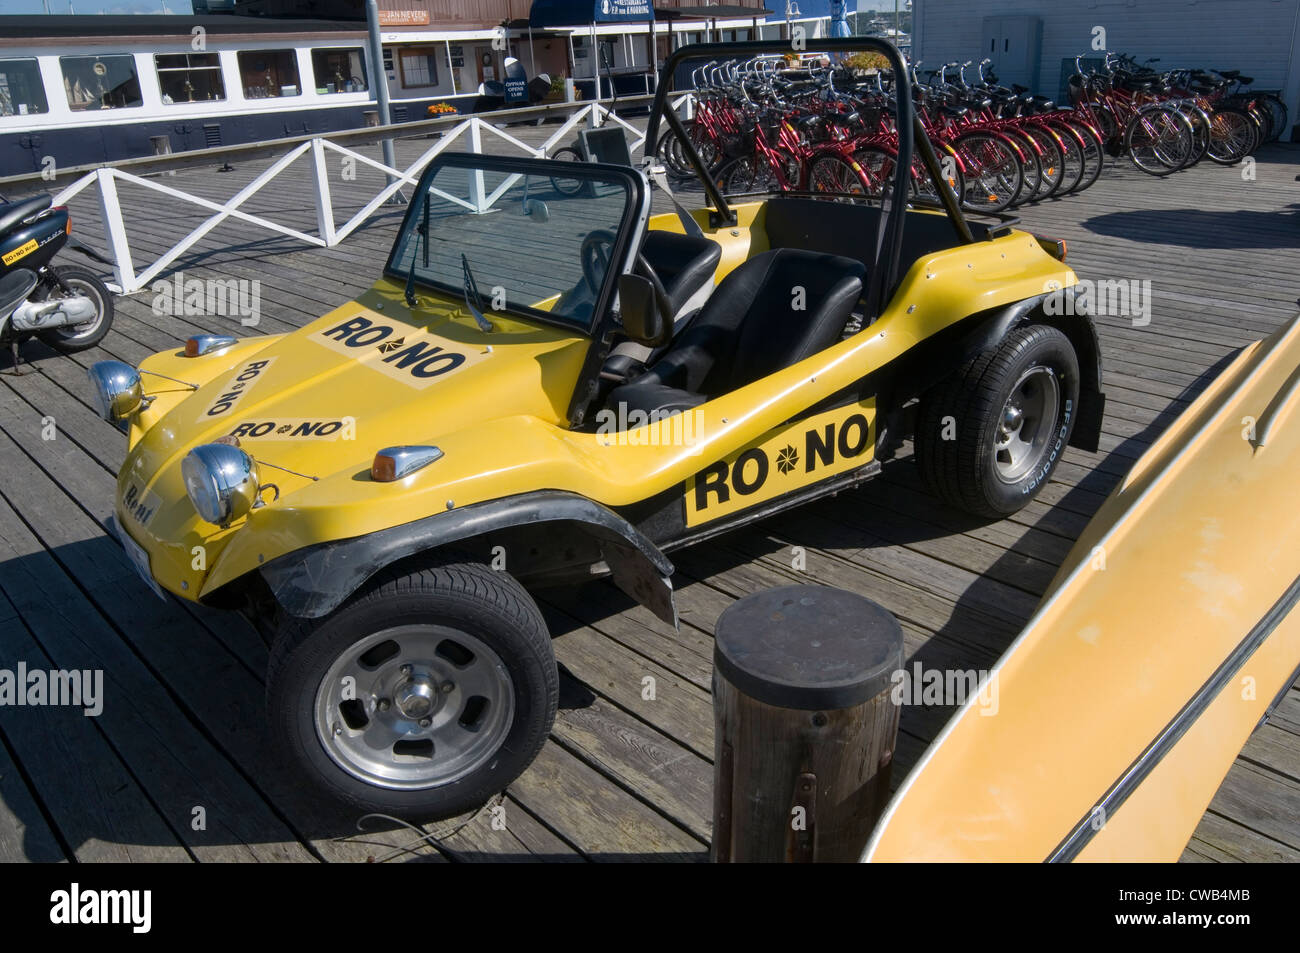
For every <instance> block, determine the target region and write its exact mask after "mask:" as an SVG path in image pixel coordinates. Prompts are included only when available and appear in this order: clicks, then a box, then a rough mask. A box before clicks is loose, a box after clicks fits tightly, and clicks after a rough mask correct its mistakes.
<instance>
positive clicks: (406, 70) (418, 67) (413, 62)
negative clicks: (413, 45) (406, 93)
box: [400, 48, 439, 88]
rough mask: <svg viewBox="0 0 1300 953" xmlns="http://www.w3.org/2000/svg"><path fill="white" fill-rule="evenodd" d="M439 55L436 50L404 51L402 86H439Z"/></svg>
mask: <svg viewBox="0 0 1300 953" xmlns="http://www.w3.org/2000/svg"><path fill="white" fill-rule="evenodd" d="M438 54H439V51H438V50H436V49H432V48H430V49H417V50H402V52H401V54H400V57H401V63H402V86H403V87H406V88H412V87H416V86H437V85H438Z"/></svg>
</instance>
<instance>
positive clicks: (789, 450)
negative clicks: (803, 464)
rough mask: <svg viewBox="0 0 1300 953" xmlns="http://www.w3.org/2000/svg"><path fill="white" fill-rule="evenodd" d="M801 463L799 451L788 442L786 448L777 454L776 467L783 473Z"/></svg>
mask: <svg viewBox="0 0 1300 953" xmlns="http://www.w3.org/2000/svg"><path fill="white" fill-rule="evenodd" d="M798 464H799V451H798V450H796V449H795V448H794V447H792V446H790V445H789V444H786V447H785V449H784V450H782V451H781V452H780V453H778V454H777V455H776V468H777V469H778V470H780V471H781V472H782V473H783V474H784V473H789V472H790V471H791V470H793V469H794V468H795V467H796V466H797V465H798Z"/></svg>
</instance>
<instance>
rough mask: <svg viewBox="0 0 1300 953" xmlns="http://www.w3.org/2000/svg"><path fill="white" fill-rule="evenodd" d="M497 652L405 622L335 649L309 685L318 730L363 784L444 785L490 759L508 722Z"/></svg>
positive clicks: (443, 630) (460, 635)
mask: <svg viewBox="0 0 1300 953" xmlns="http://www.w3.org/2000/svg"><path fill="white" fill-rule="evenodd" d="M514 707H515V705H514V689H513V685H512V683H511V681H510V674H509V672H508V671H507V670H506V667H505V665H504V663H502V661H501V658H500V656H498V655H497V654H496V652H494V651H492V649H490V648H488V646H487V645H486V644H484V643H483V642H482V641H480V640H479V639H477V638H474V637H473V636H471V635H467V634H466V633H464V632H461V631H459V630H457V629H453V628H448V627H446V626H440V625H403V626H395V627H393V628H389V629H384V630H382V631H380V632H376V633H375V634H373V635H369V636H367V637H366V638H364V639H361V640H359V641H357V642H355V643H353V644H352V645H351V646H349V647H348V649H347V650H346V651H344V652H343V653H341V654H340V655H339V657H338V658H337V659H335V661H334V664H333V665H331V666H330V669H329V671H328V672H326V673H325V677H324V678H323V679H322V680H321V683H320V687H319V688H318V689H317V692H316V704H315V726H316V735H317V737H318V738H319V739H320V742H321V745H322V746H323V747H324V748H325V751H326V753H327V754H328V755H329V756H330V758H331V759H332V760H333V761H334V763H335V764H337V765H338V766H339V767H340V768H342V769H343V770H344V771H346V772H347V773H348V774H350V775H352V776H353V777H354V778H357V779H359V780H361V781H364V782H366V783H367V784H373V785H376V786H378V787H383V788H392V789H397V790H417V789H422V788H431V787H437V786H440V785H444V784H449V783H451V782H453V781H455V780H457V779H459V778H462V777H464V776H465V775H467V774H469V773H471V772H472V771H474V770H476V769H477V768H479V767H481V766H482V765H483V764H485V763H486V762H487V761H488V760H489V759H491V758H492V757H493V756H494V755H495V754H496V752H497V750H498V749H499V748H500V747H501V744H502V742H504V741H505V737H506V734H507V732H509V730H510V725H511V723H512V722H513V720H514Z"/></svg>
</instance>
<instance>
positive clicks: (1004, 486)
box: [915, 324, 1079, 519]
mask: <svg viewBox="0 0 1300 953" xmlns="http://www.w3.org/2000/svg"><path fill="white" fill-rule="evenodd" d="M1038 368H1046V369H1047V370H1050V372H1051V374H1052V375H1053V376H1054V377H1055V381H1056V388H1057V389H1056V394H1057V400H1056V410H1055V413H1052V414H1048V413H1046V412H1045V413H1044V414H1043V416H1044V417H1047V416H1050V417H1051V418H1052V420H1051V422H1050V424H1046V425H1045V426H1046V429H1043V430H1042V431H1041V432H1042V435H1043V439H1042V443H1041V446H1037V441H1036V440H1035V441H1034V442H1035V445H1036V449H1034V450H1033V451H1032V452H1029V453H1028V454H1027V456H1028V463H1027V466H1026V469H1025V470H1024V473H1023V475H1022V476H1020V477H1019V478H1015V479H1010V480H1009V479H1008V478H1007V477H1006V476H1005V475H1003V472H1002V464H1000V463H999V452H998V449H997V445H996V442H995V441H996V440H997V439H998V437H999V433H1000V427H1001V424H1002V420H1003V413H1004V411H1005V410H1006V409H1007V408H1008V401H1009V399H1010V397H1011V394H1012V391H1013V390H1014V389H1016V388H1017V385H1018V384H1019V383H1020V382H1021V381H1022V380H1029V381H1031V382H1032V381H1033V380H1035V379H1036V378H1039V377H1042V376H1043V374H1044V373H1045V372H1043V371H1039V370H1036V369H1038ZM1026 374H1029V375H1030V377H1029V378H1026ZM1040 386H1041V385H1040ZM1078 405H1079V361H1078V358H1077V356H1076V355H1075V353H1074V348H1073V347H1072V346H1071V344H1070V340H1069V338H1067V337H1066V336H1065V335H1064V334H1063V333H1062V332H1061V331H1059V330H1058V329H1056V328H1053V327H1050V326H1048V325H1044V324H1035V325H1028V326H1026V327H1021V328H1017V329H1016V330H1014V331H1012V332H1011V333H1010V334H1008V335H1007V336H1006V337H1005V338H1004V339H1003V340H1002V342H1001V343H1000V344H999V345H998V346H997V347H995V348H991V349H989V350H987V351H984V352H982V353H980V354H978V355H976V356H975V357H973V358H971V360H969V361H967V362H966V364H965V365H963V366H962V367H961V368H960V369H959V370H957V371H956V372H954V373H953V374H951V375H950V376H949V377H947V378H946V379H944V380H943V381H940V382H939V383H938V384H936V385H935V386H934V387H932V388H930V390H928V391H926V392H925V394H923V395H922V397H921V402H920V407H919V408H918V413H917V426H916V440H915V446H916V461H917V465H918V466H919V467H920V468H921V473H922V475H923V476H924V477H925V480H926V482H927V483H928V484H929V486H930V488H931V490H932V491H933V492H934V494H935V495H936V496H938V497H939V498H940V499H942V500H944V501H945V502H947V503H950V504H952V505H953V506H956V507H959V508H961V509H963V510H966V511H967V512H969V513H973V514H975V515H977V516H982V517H988V518H992V519H1000V518H1002V517H1004V516H1009V515H1010V514H1012V513H1015V512H1016V511H1017V510H1020V509H1022V508H1023V507H1024V506H1025V505H1026V504H1027V503H1029V501H1030V500H1032V499H1033V498H1034V497H1035V496H1037V495H1038V493H1039V491H1041V490H1042V488H1043V486H1045V485H1046V483H1047V481H1048V479H1049V478H1050V477H1051V475H1052V471H1053V470H1055V469H1056V464H1057V463H1058V462H1059V461H1060V459H1061V454H1062V453H1063V452H1064V451H1065V447H1066V444H1067V443H1068V442H1069V439H1070V433H1071V432H1072V431H1073V429H1074V421H1075V409H1076V408H1077V407H1078ZM949 417H951V418H952V420H946V418H949ZM1022 420H1023V421H1028V420H1029V418H1028V417H1024V418H1022ZM1038 426H1044V425H1043V424H1041V423H1040V424H1039V425H1038ZM1037 434H1038V431H1037V430H1036V431H1035V436H1037ZM945 436H948V437H949V439H944V438H945Z"/></svg>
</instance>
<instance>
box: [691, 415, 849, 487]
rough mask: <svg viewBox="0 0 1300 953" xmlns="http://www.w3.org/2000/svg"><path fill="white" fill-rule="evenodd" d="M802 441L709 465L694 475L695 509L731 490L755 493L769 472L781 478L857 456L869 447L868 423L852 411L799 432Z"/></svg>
mask: <svg viewBox="0 0 1300 953" xmlns="http://www.w3.org/2000/svg"><path fill="white" fill-rule="evenodd" d="M790 436H794V435H793V434H791V435H790ZM802 444H803V446H802V447H799V446H796V445H795V444H793V443H786V444H784V445H783V446H780V447H777V448H776V449H775V452H774V453H770V452H769V451H768V450H767V449H765V448H764V447H751V448H750V449H748V450H746V451H745V452H744V453H742V454H740V455H739V456H738V457H736V459H735V460H733V461H731V462H730V463H729V462H728V461H726V460H719V461H718V462H717V463H713V464H710V465H709V466H707V467H705V468H704V469H703V470H701V471H700V472H699V474H698V475H697V476H696V478H695V508H696V509H697V510H704V509H706V508H707V507H708V506H709V505H710V504H711V503H712V502H714V501H716V502H717V503H719V504H723V503H727V502H729V501H730V500H731V495H732V493H733V492H734V493H736V494H738V495H740V496H750V495H751V494H755V493H758V491H759V490H761V489H762V488H763V487H764V485H765V484H766V483H767V482H768V479H769V478H770V477H771V476H772V473H773V471H775V472H776V473H777V474H779V475H780V476H783V477H784V476H787V475H790V474H803V475H807V474H811V473H815V472H816V471H817V470H818V468H819V467H832V466H834V465H835V464H836V463H839V462H840V461H844V460H851V459H853V458H855V457H859V456H861V455H862V454H863V453H864V452H866V450H867V449H868V448H869V447H870V446H871V422H870V421H869V420H868V419H867V417H866V415H865V414H861V413H856V414H851V415H850V416H848V417H847V418H845V419H844V420H843V421H842V422H840V423H838V424H836V423H835V422H831V423H827V424H825V425H824V426H820V427H810V428H808V429H807V430H806V431H804V433H803V440H802ZM801 450H802V455H801V453H800V451H801ZM799 482H800V483H802V482H803V481H799Z"/></svg>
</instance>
